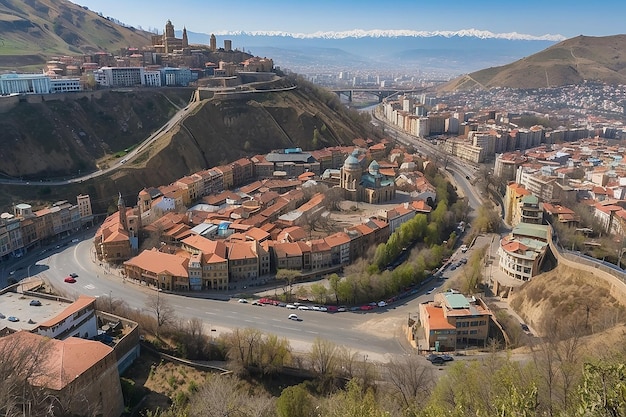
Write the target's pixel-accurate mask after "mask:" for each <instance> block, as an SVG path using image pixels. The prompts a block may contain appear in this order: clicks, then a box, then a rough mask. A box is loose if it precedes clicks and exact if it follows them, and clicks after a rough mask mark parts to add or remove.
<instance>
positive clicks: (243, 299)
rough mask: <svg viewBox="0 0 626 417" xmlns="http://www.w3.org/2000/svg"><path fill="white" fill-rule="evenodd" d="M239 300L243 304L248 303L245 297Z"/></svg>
mask: <svg viewBox="0 0 626 417" xmlns="http://www.w3.org/2000/svg"><path fill="white" fill-rule="evenodd" d="M237 302H238V303H241V304H246V303H248V300H246V299H245V298H240V299H239V300H238V301H237Z"/></svg>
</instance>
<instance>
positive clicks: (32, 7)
mask: <svg viewBox="0 0 626 417" xmlns="http://www.w3.org/2000/svg"><path fill="white" fill-rule="evenodd" d="M0 34H1V35H0V36H1V39H2V47H1V48H0V70H3V69H9V70H11V69H15V68H18V67H22V68H23V67H28V66H39V67H40V66H41V64H42V63H43V62H45V61H46V60H47V59H49V58H50V57H52V56H55V55H77V54H83V53H87V54H88V53H93V52H97V51H107V52H115V51H119V50H120V48H127V47H128V46H136V47H141V46H145V45H150V43H151V38H150V37H151V34H150V33H148V32H145V31H141V30H137V29H135V28H132V27H124V26H121V25H119V24H116V23H115V22H112V21H110V20H109V19H107V18H104V17H102V16H99V15H98V14H96V13H95V12H92V11H90V10H89V9H87V8H84V7H81V6H79V5H76V4H74V3H71V2H69V1H67V0H2V1H0Z"/></svg>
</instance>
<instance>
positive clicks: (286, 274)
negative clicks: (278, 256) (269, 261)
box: [276, 269, 300, 301]
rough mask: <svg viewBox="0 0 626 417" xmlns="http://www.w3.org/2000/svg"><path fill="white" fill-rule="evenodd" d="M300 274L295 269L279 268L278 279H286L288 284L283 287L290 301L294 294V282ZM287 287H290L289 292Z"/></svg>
mask: <svg viewBox="0 0 626 417" xmlns="http://www.w3.org/2000/svg"><path fill="white" fill-rule="evenodd" d="M299 275H300V273H299V272H298V271H294V270H293V269H279V270H278V271H276V279H277V280H283V281H285V284H286V286H285V287H284V288H283V292H284V293H285V295H286V296H287V300H288V301H290V300H291V297H292V296H293V283H294V282H295V281H296V278H298V276H299ZM287 288H289V293H287Z"/></svg>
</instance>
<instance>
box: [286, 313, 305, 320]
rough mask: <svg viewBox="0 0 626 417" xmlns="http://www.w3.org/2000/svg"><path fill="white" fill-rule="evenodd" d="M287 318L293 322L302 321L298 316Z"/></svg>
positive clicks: (293, 315)
mask: <svg viewBox="0 0 626 417" xmlns="http://www.w3.org/2000/svg"><path fill="white" fill-rule="evenodd" d="M287 318H288V319H289V320H293V321H302V319H301V318H300V317H298V315H297V314H290V315H289V316H288V317H287Z"/></svg>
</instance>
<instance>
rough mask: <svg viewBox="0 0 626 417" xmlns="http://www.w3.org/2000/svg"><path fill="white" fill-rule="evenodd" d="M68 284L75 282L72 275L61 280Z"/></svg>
mask: <svg viewBox="0 0 626 417" xmlns="http://www.w3.org/2000/svg"><path fill="white" fill-rule="evenodd" d="M63 281H65V282H67V283H69V284H73V283H75V282H76V279H74V278H72V277H65V279H64V280H63Z"/></svg>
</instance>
